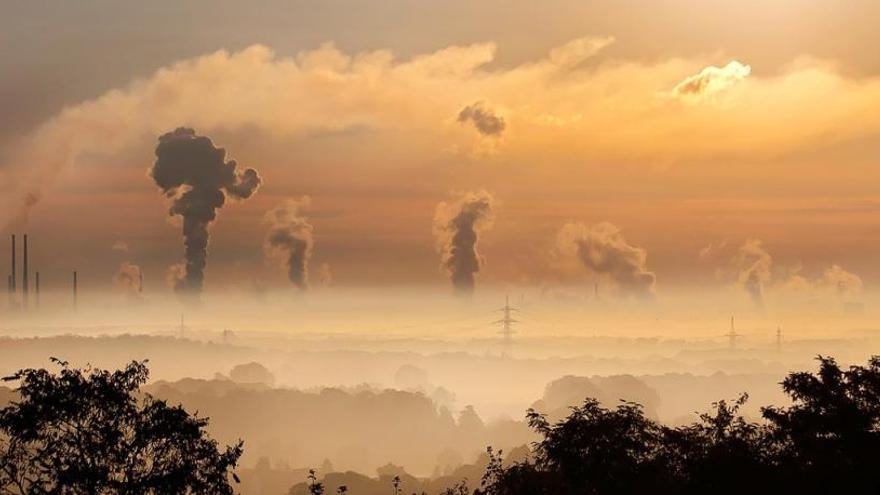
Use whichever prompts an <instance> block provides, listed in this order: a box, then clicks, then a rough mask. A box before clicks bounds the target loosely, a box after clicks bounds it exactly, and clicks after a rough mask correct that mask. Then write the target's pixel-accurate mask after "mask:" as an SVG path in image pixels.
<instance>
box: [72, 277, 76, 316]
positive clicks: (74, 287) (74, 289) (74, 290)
mask: <svg viewBox="0 0 880 495" xmlns="http://www.w3.org/2000/svg"><path fill="white" fill-rule="evenodd" d="M73 309H74V311H75V310H76V270H74V271H73Z"/></svg>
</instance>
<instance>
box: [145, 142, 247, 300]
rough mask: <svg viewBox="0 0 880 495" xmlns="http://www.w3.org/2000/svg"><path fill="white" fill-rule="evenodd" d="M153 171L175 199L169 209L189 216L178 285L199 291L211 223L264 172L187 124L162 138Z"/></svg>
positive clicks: (184, 235) (162, 186)
mask: <svg viewBox="0 0 880 495" xmlns="http://www.w3.org/2000/svg"><path fill="white" fill-rule="evenodd" d="M150 175H151V176H152V177H153V180H154V181H156V185H158V186H159V187H160V188H161V189H162V192H163V193H164V194H165V196H166V197H169V198H173V199H174V203H173V204H172V205H171V208H170V209H169V210H168V213H169V214H170V215H180V216H181V217H183V243H184V246H185V252H184V258H185V260H184V261H185V263H184V270H183V273H182V276H181V277H179V278H178V279H177V280H176V281H175V282H174V289H175V290H177V291H184V292H187V291H189V292H193V293H199V292H201V290H202V285H203V283H204V278H205V265H206V263H207V257H208V238H209V233H208V226H209V225H210V224H211V222H213V221H214V219H215V218H217V210H218V209H220V208H222V207H223V204H224V203H225V202H226V198H227V196H229V197H232V198H234V199H246V198H249V197H250V196H251V195H252V194H254V192H255V191H256V190H257V188H258V187H259V186H260V182H261V179H260V176H259V174H257V171H256V170H254V169H252V168H247V169H244V170H240V169H238V168H237V164H236V163H235V160H229V161H226V150H224V149H223V148H217V147H215V146H214V143H213V142H211V139H210V138H207V137H205V136H197V135H196V132H195V131H194V130H193V129H187V128H184V127H181V128H178V129H175V130H174V131H173V132H169V133H167V134H165V135H163V136H161V137H160V138H159V145H158V146H157V147H156V163H155V164H154V165H153V168H152V170H151V171H150Z"/></svg>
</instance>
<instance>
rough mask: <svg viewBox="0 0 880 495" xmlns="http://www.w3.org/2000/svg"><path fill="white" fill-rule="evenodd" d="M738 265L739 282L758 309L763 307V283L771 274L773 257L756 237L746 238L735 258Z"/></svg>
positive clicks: (768, 279)
mask: <svg viewBox="0 0 880 495" xmlns="http://www.w3.org/2000/svg"><path fill="white" fill-rule="evenodd" d="M736 264H737V266H739V267H740V271H739V283H740V285H742V286H743V288H744V289H745V290H746V292H748V293H749V296H750V297H751V298H752V302H753V303H754V304H755V307H756V308H757V309H759V310H761V309H764V285H765V284H766V283H767V282H769V281H770V277H771V275H772V272H771V268H772V267H773V258H772V257H771V256H770V253H768V252H767V250H766V249H764V245H763V244H762V243H761V241H760V240H758V239H748V240H747V241H746V242H745V244H743V245H742V246H741V247H740V248H739V252H738V253H737V259H736Z"/></svg>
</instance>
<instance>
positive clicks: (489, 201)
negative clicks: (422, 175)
mask: <svg viewBox="0 0 880 495" xmlns="http://www.w3.org/2000/svg"><path fill="white" fill-rule="evenodd" d="M494 204H495V200H494V199H493V198H492V195H491V194H489V193H488V192H486V191H473V192H469V193H465V194H462V195H460V196H459V197H458V198H456V199H455V200H454V201H450V202H445V201H444V202H441V203H440V204H438V205H437V209H436V210H435V212H434V236H435V238H436V239H437V248H438V251H440V253H441V255H442V266H443V268H445V269H446V270H447V271H448V272H449V276H450V279H451V280H452V287H453V288H454V289H455V291H456V292H459V293H464V294H467V293H471V292H473V290H474V279H475V277H476V274H477V272H479V271H480V267H481V266H482V264H483V258H482V256H480V253H479V251H478V250H477V242H478V241H479V237H480V234H481V233H482V232H484V231H486V230H487V229H489V228H490V227H491V226H492V221H493V218H494V209H495V207H494Z"/></svg>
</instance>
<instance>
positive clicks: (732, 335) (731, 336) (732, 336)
mask: <svg viewBox="0 0 880 495" xmlns="http://www.w3.org/2000/svg"><path fill="white" fill-rule="evenodd" d="M725 337H727V342H728V343H729V344H730V348H731V349H736V339H738V338H740V337H742V335H740V334H738V333H736V327H735V326H734V324H733V316H731V317H730V331H729V332H727V334H726V335H725Z"/></svg>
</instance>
